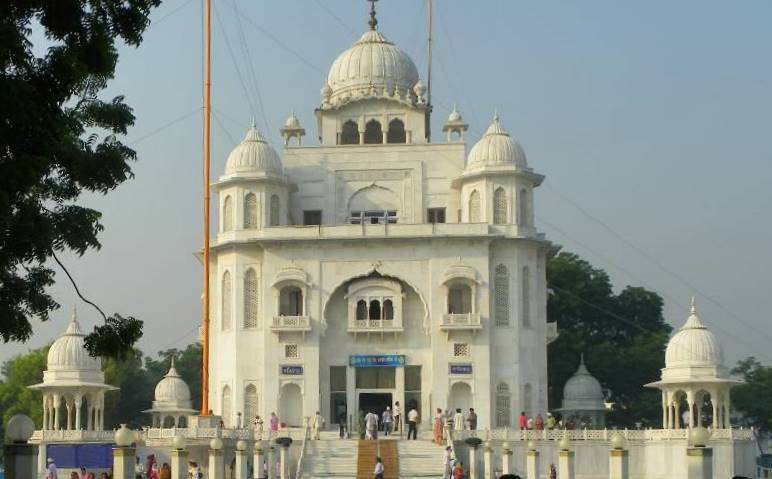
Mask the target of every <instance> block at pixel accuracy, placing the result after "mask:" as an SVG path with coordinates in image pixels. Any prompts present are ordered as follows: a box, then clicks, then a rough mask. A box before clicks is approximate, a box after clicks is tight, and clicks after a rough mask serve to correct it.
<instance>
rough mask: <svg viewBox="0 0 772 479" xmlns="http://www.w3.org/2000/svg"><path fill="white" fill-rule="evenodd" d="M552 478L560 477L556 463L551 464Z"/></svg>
mask: <svg viewBox="0 0 772 479" xmlns="http://www.w3.org/2000/svg"><path fill="white" fill-rule="evenodd" d="M550 479H558V471H557V469H555V464H550Z"/></svg>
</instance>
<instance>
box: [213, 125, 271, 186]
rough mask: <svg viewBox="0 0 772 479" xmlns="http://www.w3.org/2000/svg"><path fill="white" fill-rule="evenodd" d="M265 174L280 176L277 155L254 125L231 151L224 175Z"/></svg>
mask: <svg viewBox="0 0 772 479" xmlns="http://www.w3.org/2000/svg"><path fill="white" fill-rule="evenodd" d="M237 173H246V174H249V173H252V174H254V173H267V174H274V175H281V174H282V167H281V159H280V158H279V154H278V153H277V152H276V150H274V149H273V148H272V147H271V145H269V144H268V143H267V142H266V141H265V138H263V135H261V134H260V132H259V131H258V130H257V128H256V127H255V125H254V123H253V124H252V126H251V127H250V128H249V130H247V135H246V136H245V137H244V140H243V141H242V142H241V143H239V144H238V145H237V146H236V148H234V149H233V151H231V154H230V155H229V156H228V161H227V162H226V163H225V174H226V175H232V174H237Z"/></svg>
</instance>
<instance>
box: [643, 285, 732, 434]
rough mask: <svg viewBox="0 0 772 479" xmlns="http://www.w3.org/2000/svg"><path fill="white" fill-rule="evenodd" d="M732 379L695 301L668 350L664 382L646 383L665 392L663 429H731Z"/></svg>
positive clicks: (663, 374) (663, 371)
mask: <svg viewBox="0 0 772 479" xmlns="http://www.w3.org/2000/svg"><path fill="white" fill-rule="evenodd" d="M737 384H741V381H737V380H734V379H731V378H730V377H729V371H728V370H727V368H726V367H725V366H724V354H723V351H722V349H721V345H719V343H718V340H717V339H716V337H715V335H714V334H713V333H712V332H711V331H710V330H708V328H707V326H706V325H705V323H703V322H702V320H701V319H700V317H699V314H698V313H697V306H696V304H695V300H694V298H692V300H691V306H690V309H689V317H688V318H687V319H686V323H684V325H683V326H682V327H681V329H680V330H679V331H678V332H677V333H676V334H675V335H674V336H673V337H672V338H671V339H670V342H669V343H668V345H667V349H666V350H665V368H664V369H663V370H662V379H660V380H659V381H657V382H653V383H650V384H647V385H646V386H647V387H653V388H657V389H660V390H661V391H662V427H663V428H664V429H680V428H686V427H695V426H706V427H712V428H713V429H726V428H730V427H731V425H730V422H729V419H730V416H729V413H730V404H731V403H730V399H729V391H730V389H731V388H732V387H733V386H736V385H737Z"/></svg>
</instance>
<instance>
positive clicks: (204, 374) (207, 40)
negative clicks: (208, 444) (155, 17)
mask: <svg viewBox="0 0 772 479" xmlns="http://www.w3.org/2000/svg"><path fill="white" fill-rule="evenodd" d="M211 91H212V0H204V92H203V93H204V132H203V133H204V135H203V136H204V145H203V147H204V172H203V176H204V278H203V280H204V281H203V290H204V291H203V293H204V295H203V296H204V300H203V306H202V308H203V315H202V316H203V318H202V323H203V324H202V336H203V338H202V339H203V348H202V349H203V351H202V365H201V415H202V416H208V415H209V216H210V211H209V175H210V172H209V164H210V157H209V153H210V145H209V140H210V134H211V121H212V105H211V100H212V96H211Z"/></svg>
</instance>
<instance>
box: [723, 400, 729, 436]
mask: <svg viewBox="0 0 772 479" xmlns="http://www.w3.org/2000/svg"><path fill="white" fill-rule="evenodd" d="M722 405H723V406H724V414H723V415H722V419H723V420H724V421H723V422H724V429H729V426H730V421H729V398H726V399H724V401H723V402H722Z"/></svg>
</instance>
